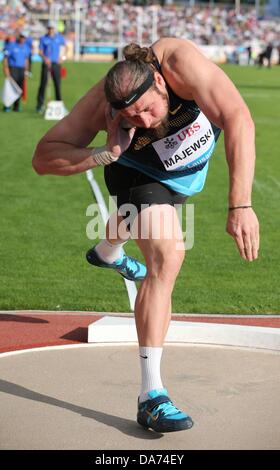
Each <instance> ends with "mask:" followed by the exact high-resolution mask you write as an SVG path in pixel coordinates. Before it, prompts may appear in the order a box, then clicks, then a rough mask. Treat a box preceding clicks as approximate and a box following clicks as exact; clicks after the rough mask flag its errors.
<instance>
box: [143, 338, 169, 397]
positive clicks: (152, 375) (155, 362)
mask: <svg viewBox="0 0 280 470" xmlns="http://www.w3.org/2000/svg"><path fill="white" fill-rule="evenodd" d="M139 355H140V364H141V374H142V384H141V390H140V397H139V401H140V403H141V402H143V401H146V400H148V399H149V395H148V392H150V391H151V390H154V389H157V390H158V389H162V388H164V387H163V385H162V381H161V376H160V361H161V355H162V348H152V347H146V346H140V347H139Z"/></svg>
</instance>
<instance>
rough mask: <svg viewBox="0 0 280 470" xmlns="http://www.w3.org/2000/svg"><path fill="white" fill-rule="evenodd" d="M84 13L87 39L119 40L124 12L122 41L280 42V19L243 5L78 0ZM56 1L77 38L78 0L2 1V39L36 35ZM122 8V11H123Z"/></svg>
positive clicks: (70, 33)
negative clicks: (18, 34)
mask: <svg viewBox="0 0 280 470" xmlns="http://www.w3.org/2000/svg"><path fill="white" fill-rule="evenodd" d="M79 3H80V6H81V9H82V11H83V12H84V15H83V21H82V31H83V38H82V42H84V43H88V42H90V43H98V42H100V43H101V42H102V43H103V44H104V43H110V44H115V43H118V41H119V34H120V29H119V21H120V13H121V14H122V16H121V18H122V36H123V41H124V42H131V41H136V42H139V40H140V41H142V43H144V44H148V43H151V42H152V41H153V40H154V36H155V29H154V23H153V22H154V21H155V18H156V36H157V37H162V36H176V37H182V38H186V39H190V40H192V41H195V42H196V43H197V44H198V45H211V46H236V47H239V46H241V45H242V46H244V47H248V46H258V47H259V48H262V47H265V45H266V44H267V43H273V44H274V46H275V47H276V48H277V47H278V46H279V44H280V22H279V20H277V19H264V18H258V17H257V14H256V10H255V9H254V8H253V7H248V6H247V7H246V9H245V8H243V7H241V9H240V13H239V14H237V13H236V11H235V9H234V7H233V5H232V4H231V5H230V6H224V5H217V4H215V6H214V7H211V8H210V7H209V5H208V4H204V6H201V5H200V6H198V5H195V6H190V5H189V3H188V4H181V5H175V4H171V5H165V6H160V5H151V6H145V7H140V6H135V5H133V4H132V3H129V2H124V3H122V7H120V6H119V5H118V4H117V2H112V1H111V2H105V1H102V0H94V1H90V0H80V2H79ZM54 4H55V5H56V6H57V9H58V12H59V18H60V19H61V20H62V21H63V22H64V28H65V29H64V33H65V35H66V38H68V39H70V40H73V39H74V32H75V16H74V12H75V1H70V0H68V1H62V0H60V1H56V2H50V1H47V0H25V1H18V0H12V1H7V0H0V39H2V40H4V39H5V38H6V37H7V36H8V35H11V36H13V35H15V33H16V31H17V30H19V29H21V28H25V27H26V26H27V27H28V29H29V31H30V35H31V36H33V37H34V38H35V39H36V38H39V37H40V35H42V34H44V32H45V24H46V21H47V20H48V18H49V12H50V7H51V5H54ZM120 8H121V9H122V10H120Z"/></svg>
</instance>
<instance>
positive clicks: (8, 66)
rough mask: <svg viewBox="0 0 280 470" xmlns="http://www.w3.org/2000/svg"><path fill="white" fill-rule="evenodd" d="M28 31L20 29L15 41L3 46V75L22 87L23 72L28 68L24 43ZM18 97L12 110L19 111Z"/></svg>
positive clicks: (6, 109)
mask: <svg viewBox="0 0 280 470" xmlns="http://www.w3.org/2000/svg"><path fill="white" fill-rule="evenodd" d="M27 36H28V33H27V32H25V31H21V32H20V33H19V34H18V37H17V39H16V41H15V42H9V43H7V44H6V45H5V46H4V60H3V70H4V75H5V77H12V78H13V79H14V80H15V82H16V83H17V84H18V86H19V87H20V88H21V89H23V82H24V74H25V72H26V71H27V70H28V56H29V49H28V46H27V45H26V38H27ZM20 99H21V97H20V98H19V99H17V100H16V101H15V103H14V105H13V110H14V111H16V112H19V111H20V110H21V109H20ZM4 111H6V112H7V111H10V108H7V107H4Z"/></svg>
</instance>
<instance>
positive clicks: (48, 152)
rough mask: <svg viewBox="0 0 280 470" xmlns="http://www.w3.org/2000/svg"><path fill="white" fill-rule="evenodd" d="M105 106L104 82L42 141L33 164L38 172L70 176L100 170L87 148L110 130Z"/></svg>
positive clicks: (91, 91)
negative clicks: (104, 131) (102, 133)
mask: <svg viewBox="0 0 280 470" xmlns="http://www.w3.org/2000/svg"><path fill="white" fill-rule="evenodd" d="M105 105H106V101H105V97H104V93H103V81H101V82H99V83H98V84H97V85H95V86H94V87H93V88H92V89H91V90H90V91H89V92H88V93H87V94H86V95H85V96H84V97H83V98H82V99H81V100H80V101H79V102H78V103H77V104H76V105H75V107H74V108H73V110H72V111H71V113H70V114H69V115H68V116H66V117H65V118H64V119H62V120H61V121H59V122H58V124H56V125H55V126H54V127H53V128H52V129H50V130H49V131H48V132H47V133H46V134H45V136H44V137H43V138H42V139H41V140H40V142H39V143H38V145H37V147H36V150H35V153H34V157H33V162H32V164H33V168H34V169H35V171H36V172H37V173H38V174H40V175H44V174H53V175H62V176H67V175H72V174H75V173H80V172H83V171H86V170H88V169H90V168H93V167H94V166H96V163H95V162H94V159H93V158H92V156H91V152H92V148H87V146H88V145H89V144H90V142H91V141H92V139H93V138H94V137H95V136H96V134H97V133H98V132H99V131H100V130H102V129H105V128H106V124H105V111H104V110H105Z"/></svg>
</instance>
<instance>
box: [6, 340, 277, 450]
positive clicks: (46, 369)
mask: <svg viewBox="0 0 280 470" xmlns="http://www.w3.org/2000/svg"><path fill="white" fill-rule="evenodd" d="M279 365H280V353H279V352H274V351H265V350H256V349H245V348H244V349H241V348H232V347H222V346H203V345H180V346H172V345H166V346H165V348H164V353H163V360H162V377H163V380H164V383H165V386H166V387H167V388H168V391H169V394H170V396H171V398H172V400H173V401H174V403H175V404H176V406H178V407H179V408H181V409H182V410H184V411H186V412H187V413H189V414H190V415H191V416H192V418H193V420H194V422H195V425H194V427H193V428H192V429H190V430H188V431H181V432H176V433H169V434H165V435H162V434H157V433H155V432H153V431H151V430H149V431H146V430H145V429H142V428H141V427H140V426H138V424H137V423H136V421H135V417H136V401H137V395H138V392H139V381H140V366H139V361H138V348H137V346H136V345H125V346H124V345H119V346H116V345H114V346H108V345H106V346H104V345H103V346H87V347H71V348H66V349H58V348H53V349H49V350H43V349H42V350H40V351H36V350H34V351H30V352H25V353H20V354H16V355H13V354H12V355H5V356H3V357H1V360H0V377H1V379H0V392H1V393H0V396H1V399H0V416H1V429H0V448H1V449H17V450H21V449H30V450H34V449H40V450H45V449H48V450H50V449H59V450H62V449H87V450H89V449H92V450H95V449H99V450H106V449H111V450H115V449H121V450H130V449H138V450H139V449H141V450H154V449H157V450H160V449H164V450H169V449H172V450H173V449H174V450H177V449H178V450H179V449H180V450H188V449H220V450H221V449H279V448H280V403H279V395H280V367H279Z"/></svg>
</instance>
